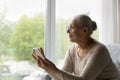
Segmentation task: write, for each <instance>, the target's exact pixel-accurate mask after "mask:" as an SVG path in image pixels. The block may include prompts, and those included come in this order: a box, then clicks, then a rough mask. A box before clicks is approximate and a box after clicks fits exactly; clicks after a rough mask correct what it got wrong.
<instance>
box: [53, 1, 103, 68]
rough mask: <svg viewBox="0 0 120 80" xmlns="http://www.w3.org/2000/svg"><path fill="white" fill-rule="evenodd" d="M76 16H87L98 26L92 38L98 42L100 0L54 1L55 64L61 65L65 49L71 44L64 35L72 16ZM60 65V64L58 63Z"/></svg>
mask: <svg viewBox="0 0 120 80" xmlns="http://www.w3.org/2000/svg"><path fill="white" fill-rule="evenodd" d="M78 14H87V15H89V16H90V17H91V18H92V19H93V20H94V21H95V22H96V23H97V25H98V29H97V30H96V31H95V32H94V33H93V35H92V37H94V38H95V39H97V40H99V27H100V26H101V2H100V0H97V1H96V0H92V1H90V0H56V52H55V53H56V55H55V56H56V63H57V64H58V66H59V65H61V64H62V63H63V62H62V61H63V58H64V55H65V53H66V50H67V48H68V47H69V46H70V45H71V44H72V43H70V42H69V38H68V36H67V33H66V27H67V25H69V22H70V20H71V19H72V17H73V16H75V15H78ZM59 62H60V63H61V64H60V63H59Z"/></svg>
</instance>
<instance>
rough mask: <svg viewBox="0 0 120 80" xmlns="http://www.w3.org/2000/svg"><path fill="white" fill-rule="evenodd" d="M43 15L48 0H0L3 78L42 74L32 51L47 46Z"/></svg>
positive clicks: (12, 79)
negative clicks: (45, 43) (45, 44)
mask: <svg viewBox="0 0 120 80" xmlns="http://www.w3.org/2000/svg"><path fill="white" fill-rule="evenodd" d="M44 19H45V0H0V32H1V33H0V80H30V79H29V78H32V79H34V80H36V79H40V78H41V76H40V73H41V74H42V71H41V70H40V68H38V67H37V65H36V64H35V63H36V62H35V60H34V59H33V57H32V56H31V54H32V48H34V47H42V48H44V25H45V22H44ZM38 70H40V71H41V72H39V73H38V72H36V71H38ZM33 72H34V73H33ZM26 76H28V77H26Z"/></svg>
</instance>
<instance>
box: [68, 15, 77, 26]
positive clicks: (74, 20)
mask: <svg viewBox="0 0 120 80" xmlns="http://www.w3.org/2000/svg"><path fill="white" fill-rule="evenodd" d="M76 23H77V20H76V17H74V18H73V19H72V20H71V21H70V23H69V24H70V25H76Z"/></svg>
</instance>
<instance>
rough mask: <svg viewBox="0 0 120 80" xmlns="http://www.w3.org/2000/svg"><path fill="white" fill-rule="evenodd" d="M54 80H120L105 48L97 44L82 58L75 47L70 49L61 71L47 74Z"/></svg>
mask: <svg viewBox="0 0 120 80" xmlns="http://www.w3.org/2000/svg"><path fill="white" fill-rule="evenodd" d="M48 73H49V74H50V76H51V77H52V78H53V79H54V80H120V77H119V75H120V74H119V72H118V70H117V69H116V67H115V65H114V64H113V62H112V59H111V57H110V55H109V52H108V50H107V48H106V47H105V46H104V45H103V44H101V43H97V44H96V45H95V46H94V47H93V48H92V49H91V50H90V51H89V52H88V53H87V55H85V56H84V57H79V56H78V53H77V45H73V46H72V47H70V48H69V49H68V51H67V53H66V56H65V63H64V66H63V68H62V70H59V71H58V72H56V73H52V72H48Z"/></svg>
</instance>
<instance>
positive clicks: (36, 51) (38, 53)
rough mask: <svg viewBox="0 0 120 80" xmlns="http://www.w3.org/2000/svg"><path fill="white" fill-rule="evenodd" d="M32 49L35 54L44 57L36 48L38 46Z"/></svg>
mask: <svg viewBox="0 0 120 80" xmlns="http://www.w3.org/2000/svg"><path fill="white" fill-rule="evenodd" d="M33 50H34V51H35V54H36V55H37V56H39V57H41V58H42V59H43V60H44V59H45V57H44V56H43V55H42V53H41V52H40V51H39V50H38V48H33Z"/></svg>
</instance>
